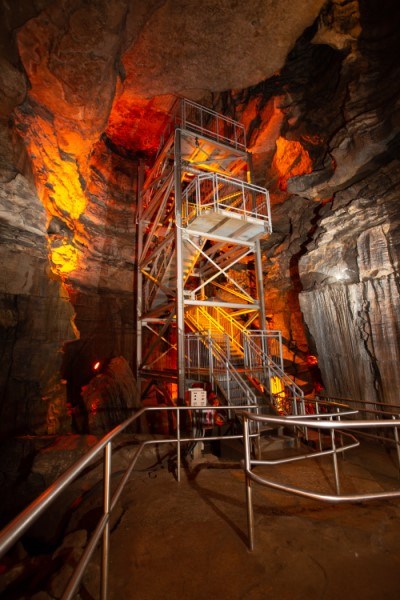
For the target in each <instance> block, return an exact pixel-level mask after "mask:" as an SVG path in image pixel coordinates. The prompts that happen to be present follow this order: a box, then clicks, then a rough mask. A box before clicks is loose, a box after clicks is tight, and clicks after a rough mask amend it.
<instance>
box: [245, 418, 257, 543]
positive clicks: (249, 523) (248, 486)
mask: <svg viewBox="0 0 400 600" xmlns="http://www.w3.org/2000/svg"><path fill="white" fill-rule="evenodd" d="M243 444H244V474H245V482H246V505H247V529H248V532H249V549H250V550H251V551H253V550H254V511H253V499H252V489H251V479H250V477H249V476H248V473H249V472H250V469H251V464H250V436H249V420H248V417H247V416H246V415H244V416H243Z"/></svg>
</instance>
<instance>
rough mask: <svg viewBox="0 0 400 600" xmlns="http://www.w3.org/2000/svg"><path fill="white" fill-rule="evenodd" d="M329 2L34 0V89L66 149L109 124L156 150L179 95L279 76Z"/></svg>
mask: <svg viewBox="0 0 400 600" xmlns="http://www.w3.org/2000/svg"><path fill="white" fill-rule="evenodd" d="M323 3H324V0H307V1H304V0H293V1H291V2H287V0H267V1H265V0H262V1H261V0H249V1H247V2H244V3H239V2H236V1H232V0H205V1H203V2H201V3H194V2H188V1H187V0H165V1H163V0H145V1H141V2H129V1H127V0H112V1H107V2H101V1H100V2H99V1H97V2H87V1H83V0H74V1H68V2H66V1H64V2H63V1H58V2H36V3H33V4H34V6H37V7H38V14H37V15H36V16H33V17H32V14H31V13H32V10H33V8H32V6H30V7H27V9H26V11H27V16H31V17H32V18H30V19H29V20H27V22H25V23H22V24H21V26H20V28H19V30H18V35H17V43H18V49H19V55H20V57H21V60H22V63H23V66H24V68H25V70H26V73H27V76H28V80H29V88H30V89H29V92H28V97H29V100H31V101H32V103H37V104H39V105H40V106H42V107H45V109H46V110H47V111H49V114H50V116H51V118H53V119H54V122H55V124H56V135H57V143H58V145H59V147H60V148H61V149H62V150H63V151H65V152H70V153H72V154H74V155H81V156H82V155H85V153H87V152H88V151H89V150H90V148H91V145H92V144H93V142H94V141H95V140H96V139H97V138H98V136H99V135H100V134H101V133H102V132H103V131H106V132H107V136H108V137H109V139H110V140H111V142H112V143H114V144H115V145H116V146H120V147H124V148H128V149H131V150H135V151H138V150H143V151H148V150H152V149H154V145H155V144H156V143H157V141H158V140H157V138H158V137H159V134H160V131H159V130H160V128H161V129H162V125H163V122H164V121H165V116H164V115H165V113H166V112H168V110H169V109H170V107H171V104H172V101H173V99H172V97H171V95H176V94H179V95H183V96H189V97H191V98H193V99H202V98H204V97H205V96H206V95H207V94H212V93H217V92H221V91H224V90H230V89H241V88H245V87H248V86H250V85H254V84H257V83H259V82H260V81H262V80H264V79H266V78H267V77H269V76H271V75H272V74H273V73H274V72H276V71H278V70H279V69H280V68H281V67H282V66H283V64H284V62H285V59H286V57H287V54H288V53H289V51H290V50H291V49H292V48H293V46H294V44H295V41H296V40H297V38H298V37H299V36H300V35H301V33H302V32H303V31H304V29H305V28H306V27H308V26H309V25H311V24H312V22H313V21H314V20H315V18H316V17H317V15H318V13H319V10H320V8H321V6H322V5H323ZM46 5H47V6H46ZM40 6H43V7H44V8H42V10H39V8H40ZM20 12H21V14H20V15H19V19H20V21H22V20H23V18H24V17H23V12H22V9H21V11H20ZM10 19H11V17H9V20H10ZM14 24H15V23H14Z"/></svg>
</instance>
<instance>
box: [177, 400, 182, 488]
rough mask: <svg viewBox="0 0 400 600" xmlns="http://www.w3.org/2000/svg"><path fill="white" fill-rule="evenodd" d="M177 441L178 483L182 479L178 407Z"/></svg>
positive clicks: (178, 410)
mask: <svg viewBox="0 0 400 600" xmlns="http://www.w3.org/2000/svg"><path fill="white" fill-rule="evenodd" d="M176 441H177V459H176V471H177V472H176V478H177V480H178V483H180V481H181V410H180V408H179V406H177V408H176Z"/></svg>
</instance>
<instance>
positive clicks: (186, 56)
mask: <svg viewBox="0 0 400 600" xmlns="http://www.w3.org/2000/svg"><path fill="white" fill-rule="evenodd" d="M0 8H1V9H2V19H0V28H1V33H2V39H1V46H0V48H1V57H0V60H1V68H0V79H1V82H0V83H1V85H0V103H1V109H2V110H1V118H0V177H1V185H2V188H1V196H0V203H1V204H0V206H1V208H0V210H1V219H2V221H1V241H2V242H3V243H2V246H1V252H2V253H3V254H2V259H3V260H2V264H3V265H4V267H3V272H2V276H1V278H0V282H1V283H0V285H1V290H0V291H1V293H2V296H1V298H2V303H3V310H1V311H0V312H1V321H2V329H1V335H2V339H3V343H2V357H3V358H2V367H3V369H2V384H1V385H2V404H1V406H2V408H1V410H2V411H3V413H2V414H3V415H4V418H3V417H2V422H4V423H8V424H9V425H7V426H6V429H8V430H10V431H11V430H13V431H25V432H26V431H28V432H29V431H45V430H48V431H53V430H54V429H56V430H57V429H58V430H59V429H60V428H62V427H66V428H68V427H69V423H70V418H69V415H68V411H67V408H68V407H67V396H68V397H69V399H71V398H75V399H76V397H77V395H79V393H78V391H79V389H80V387H81V385H84V384H86V383H87V382H88V380H89V379H90V378H91V377H92V375H93V371H92V365H93V363H94V362H95V361H96V360H100V362H101V363H102V364H104V365H105V364H106V363H107V361H109V360H110V359H112V358H113V357H114V356H118V355H122V356H124V357H125V358H126V359H127V360H128V361H129V362H130V364H131V365H132V363H133V361H134V353H135V333H134V312H133V311H134V306H133V292H132V290H133V288H134V267H135V264H134V260H135V258H134V242H135V240H134V237H135V207H136V191H135V190H136V180H135V178H136V168H137V163H138V160H139V158H143V157H144V158H145V159H146V160H147V161H148V162H149V163H150V162H151V157H152V156H154V152H155V150H156V149H157V146H158V141H159V136H160V132H161V131H162V129H163V126H164V125H165V122H166V119H167V113H168V111H169V110H170V108H171V106H172V103H173V100H174V95H175V94H182V95H186V96H189V97H191V98H194V99H196V100H199V101H203V102H205V103H207V104H208V105H210V106H212V107H213V108H215V109H217V110H221V111H222V112H224V113H225V114H228V115H231V116H232V117H235V118H238V119H239V120H241V121H242V122H244V124H245V126H246V129H247V134H248V141H249V148H250V150H251V151H252V152H253V162H254V173H255V179H256V183H259V184H260V185H266V186H267V187H268V188H269V190H270V192H271V200H272V216H273V228H274V232H273V234H272V236H271V238H270V239H269V240H267V241H266V242H265V243H263V257H264V272H265V297H266V306H267V313H268V317H269V322H270V325H271V327H272V328H274V329H281V330H282V332H283V338H284V343H285V349H284V355H285V365H286V368H287V370H288V371H289V372H291V373H292V375H294V376H295V377H296V380H297V381H298V382H304V383H305V384H307V385H308V388H307V389H308V390H311V388H312V385H311V383H312V382H311V380H312V379H313V378H314V384H316V383H318V385H319V384H321V378H320V376H322V383H323V385H324V387H325V388H326V390H327V391H328V392H329V393H330V394H337V395H354V396H357V397H363V398H365V399H368V400H371V402H375V401H379V402H389V401H390V402H392V401H393V402H396V399H395V393H394V391H393V390H394V389H395V387H396V384H397V378H398V368H396V364H397V362H398V355H399V340H398V287H397V286H398V208H397V205H398V204H399V203H398V202H397V200H398V198H397V195H396V194H397V192H396V189H397V187H396V186H397V185H398V165H397V158H398V147H399V144H398V140H399V97H400V77H399V75H400V72H399V59H398V56H399V41H398V40H399V38H398V35H397V31H398V26H399V24H400V18H399V6H398V3H397V2H394V1H392V0H384V1H383V2H379V3H378V2H376V1H375V0H359V1H357V0H351V1H347V2H343V1H342V0H328V2H324V0H309V1H308V2H304V1H303V0H296V2H292V3H290V10H288V4H287V2H285V1H283V0H282V1H279V2H276V1H273V0H271V1H270V2H259V1H258V0H251V2H248V3H246V5H243V4H242V5H239V4H238V3H233V2H231V1H229V0H218V2H211V1H210V2H203V3H202V4H201V5H199V6H194V5H193V4H192V3H186V2H183V1H182V2H176V1H175V2H173V1H172V0H171V1H169V0H166V1H162V0H152V1H150V2H148V1H146V2H145V1H142V2H134V3H133V2H129V1H128V0H112V1H105V0H104V1H89V0H87V1H84V0H73V1H71V2H67V1H61V2H52V1H46V0H40V1H39V0H38V1H35V2H20V3H18V5H17V6H15V7H10V4H9V3H8V2H6V1H5V0H1V2H0ZM318 15H319V16H318ZM221 40H224V43H221ZM248 86H250V87H248ZM232 88H234V90H233V91H232ZM229 90H231V91H229ZM346 269H347V270H346ZM343 273H344V276H342V275H343ZM338 275H339V276H338ZM327 340H329V343H327ZM310 355H315V356H316V357H317V359H318V360H319V368H320V373H318V371H317V369H313V370H312V373H311V375H312V377H311V378H310V368H309V358H310ZM311 358H312V357H311ZM354 364H357V365H362V368H361V367H360V368H356V369H355V368H354V366H353V365H354ZM394 372H395V373H396V374H395V375H393V373H394ZM65 380H68V382H69V384H68V390H67V389H66V385H65V383H63V382H65ZM397 402H398V401H397Z"/></svg>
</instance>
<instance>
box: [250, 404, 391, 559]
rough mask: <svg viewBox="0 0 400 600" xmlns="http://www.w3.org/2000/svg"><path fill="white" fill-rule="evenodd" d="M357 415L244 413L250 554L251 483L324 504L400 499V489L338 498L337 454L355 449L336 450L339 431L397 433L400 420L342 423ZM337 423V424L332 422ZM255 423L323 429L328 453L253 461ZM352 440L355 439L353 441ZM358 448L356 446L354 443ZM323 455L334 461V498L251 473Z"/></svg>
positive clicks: (341, 432)
mask: <svg viewBox="0 0 400 600" xmlns="http://www.w3.org/2000/svg"><path fill="white" fill-rule="evenodd" d="M354 412H357V411H344V412H342V413H341V412H338V413H332V414H327V415H320V416H319V417H318V418H314V419H311V418H304V417H301V418H298V417H291V418H287V417H275V416H261V415H258V414H251V413H249V412H246V413H244V414H243V443H244V451H245V458H244V462H243V465H244V474H245V480H246V506H247V524H248V534H249V548H250V550H253V549H254V513H253V502H252V488H251V482H252V481H254V482H255V483H258V484H260V485H263V486H269V487H271V488H274V489H278V490H281V491H285V492H289V493H293V494H297V495H299V496H303V497H305V498H311V499H314V500H321V501H325V502H335V503H341V502H360V501H367V500H376V499H389V498H399V497H400V489H397V490H391V491H383V492H369V493H364V494H341V491H340V479H339V470H338V461H337V454H338V452H340V451H344V450H347V449H349V448H352V447H354V445H351V444H350V445H348V446H346V447H345V446H342V447H341V448H338V447H337V444H336V438H335V431H336V430H338V431H339V432H340V434H341V435H343V434H346V430H353V429H354V428H357V429H358V428H360V429H368V428H370V427H373V428H375V427H379V428H393V429H394V430H397V428H398V427H400V419H393V420H390V421H384V420H382V421H376V420H374V421H371V420H354V421H343V420H341V417H342V416H349V415H352V414H354ZM334 419H337V420H334ZM250 421H255V422H256V423H258V424H260V423H267V424H274V425H284V426H285V427H299V428H312V429H318V430H319V429H322V430H323V429H326V430H328V431H329V432H330V434H331V448H330V449H328V450H324V451H320V452H316V453H313V454H307V455H303V456H301V457H296V456H294V457H291V458H289V459H287V458H285V459H281V460H275V461H263V460H253V459H252V458H251V452H250V448H251V445H250V428H249V424H250V423H249V422H250ZM354 439H355V438H354ZM357 445H358V443H357ZM323 455H331V456H332V459H333V469H334V476H335V486H336V494H322V493H319V492H313V491H309V490H306V489H304V488H299V487H294V486H291V485H286V484H282V483H278V482H276V481H273V480H271V479H267V478H266V477H260V476H259V475H256V474H255V473H254V472H253V471H252V467H253V466H260V465H271V464H279V463H283V462H291V461H295V460H299V459H300V458H304V459H306V458H316V457H319V456H323Z"/></svg>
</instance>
